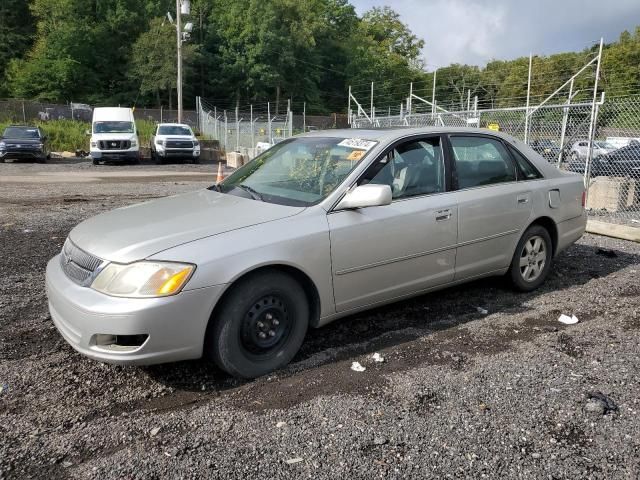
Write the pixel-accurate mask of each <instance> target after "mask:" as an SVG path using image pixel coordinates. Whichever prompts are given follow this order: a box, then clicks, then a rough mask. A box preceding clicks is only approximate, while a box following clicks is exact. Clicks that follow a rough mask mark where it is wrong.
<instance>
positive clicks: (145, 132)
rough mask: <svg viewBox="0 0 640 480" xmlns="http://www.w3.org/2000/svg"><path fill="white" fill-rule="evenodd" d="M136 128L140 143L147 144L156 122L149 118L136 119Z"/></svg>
mask: <svg viewBox="0 0 640 480" xmlns="http://www.w3.org/2000/svg"><path fill="white" fill-rule="evenodd" d="M136 129H137V130H138V140H140V145H141V146H148V145H149V141H150V140H151V137H152V136H153V134H154V132H155V131H156V123H155V122H152V121H150V120H136Z"/></svg>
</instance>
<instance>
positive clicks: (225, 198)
mask: <svg viewBox="0 0 640 480" xmlns="http://www.w3.org/2000/svg"><path fill="white" fill-rule="evenodd" d="M584 203H585V191H584V183H583V179H582V177H580V176H579V175H575V174H572V173H567V172H564V171H561V170H559V169H557V168H555V167H554V166H553V165H550V164H549V163H548V162H546V161H544V160H543V159H542V158H541V157H540V156H539V155H538V154H536V153H535V152H534V151H533V150H532V149H531V148H529V147H528V146H527V145H525V144H523V143H522V142H520V141H519V140H516V139H514V138H512V137H510V136H508V135H505V134H502V133H499V132H492V131H490V130H479V129H476V128H444V127H443V128H413V129H395V130H390V129H387V130H357V129H347V130H327V131H318V132H313V133H307V134H303V135H299V136H296V137H293V138H289V139H286V140H283V141H282V142H280V143H278V144H276V145H274V146H273V147H271V148H270V149H268V150H267V151H266V152H264V153H263V154H262V155H260V156H258V157H256V158H255V159H254V160H252V161H251V162H249V163H247V164H245V165H243V166H242V167H240V168H239V169H238V170H236V171H235V172H234V173H233V174H231V175H230V176H228V177H227V178H226V179H225V180H224V181H222V182H221V183H220V184H217V185H214V186H212V187H210V188H208V189H203V190H199V191H194V192H190V193H186V194H182V195H177V196H174V197H166V198H161V199H157V200H153V201H150V202H146V203H142V204H139V205H134V206H127V207H125V208H121V209H118V210H114V211H111V212H107V213H103V214H101V215H98V216H96V217H93V218H90V219H88V220H85V221H84V222H82V223H81V224H80V225H78V226H76V227H75V228H74V229H73V230H72V231H71V233H70V234H69V237H68V238H67V240H66V241H65V243H64V247H63V249H62V252H61V253H60V254H59V255H57V256H56V257H54V258H53V259H52V260H51V261H50V262H49V264H48V266H47V274H46V288H47V296H48V299H49V310H50V312H51V317H52V319H53V322H54V323H55V325H56V327H57V328H58V330H59V332H60V333H61V335H62V336H63V337H64V338H65V339H66V340H67V341H68V342H69V343H70V344H71V345H72V346H73V347H74V348H75V349H76V350H78V351H79V352H81V353H83V354H84V355H87V356H89V357H91V358H94V359H96V360H100V361H104V362H109V363H116V364H152V363H162V362H170V361H177V360H184V359H191V358H199V357H201V356H203V355H204V356H206V357H207V358H209V359H212V360H213V361H215V362H216V363H217V364H218V365H219V366H220V367H221V368H222V369H224V370H225V371H227V372H228V373H230V374H232V375H236V376H239V377H244V378H252V377H257V376H260V375H264V374H267V373H269V372H271V371H273V370H275V369H277V368H280V367H282V366H284V365H286V364H287V363H288V362H289V361H290V360H291V359H292V358H293V357H294V355H295V354H296V352H297V351H298V349H299V348H300V346H301V344H302V342H303V340H304V338H305V335H306V332H307V329H308V328H309V327H321V326H323V325H326V324H327V323H329V322H331V321H333V320H336V319H338V318H340V317H344V316H347V315H350V314H353V313H355V312H358V311H361V310H366V309H370V308H372V307H375V306H378V305H383V304H387V303H391V302H394V301H397V300H400V299H404V298H408V297H412V296H416V295H420V294H423V293H425V292H428V291H432V290H437V289H442V288H445V287H448V286H451V285H455V284H459V283H463V282H467V281H470V280H475V279H478V278H483V277H489V276H493V275H506V277H507V278H508V279H509V280H510V282H511V283H512V285H513V286H514V288H515V289H517V290H520V291H525V292H526V291H531V290H534V289H536V288H537V287H539V286H540V285H541V284H542V283H543V282H544V280H545V278H546V277H547V276H548V274H549V272H550V269H551V263H552V261H553V258H554V257H555V256H556V255H558V253H560V252H562V251H563V250H564V249H565V248H567V247H568V246H569V245H571V244H572V243H573V242H575V241H576V240H577V239H579V238H580V237H581V236H582V234H583V233H584V230H585V226H586V214H585V209H584Z"/></svg>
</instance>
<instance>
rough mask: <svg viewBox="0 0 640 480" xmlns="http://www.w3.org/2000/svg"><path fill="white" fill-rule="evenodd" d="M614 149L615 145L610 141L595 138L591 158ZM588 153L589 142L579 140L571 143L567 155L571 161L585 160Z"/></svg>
mask: <svg viewBox="0 0 640 480" xmlns="http://www.w3.org/2000/svg"><path fill="white" fill-rule="evenodd" d="M614 150H616V147H615V146H614V145H612V144H610V143H607V142H604V141H602V140H596V141H594V142H593V158H596V157H599V156H600V155H606V154H607V153H611V152H613V151H614ZM588 153H589V142H588V141H587V140H579V141H577V142H574V143H573V145H571V149H570V150H569V157H570V159H571V160H572V161H574V162H575V161H577V160H585V159H586V158H587V154H588Z"/></svg>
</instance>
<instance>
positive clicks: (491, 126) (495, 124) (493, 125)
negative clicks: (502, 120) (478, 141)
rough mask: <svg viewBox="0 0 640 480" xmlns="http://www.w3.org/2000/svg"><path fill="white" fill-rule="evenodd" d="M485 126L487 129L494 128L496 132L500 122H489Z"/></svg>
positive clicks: (498, 129)
mask: <svg viewBox="0 0 640 480" xmlns="http://www.w3.org/2000/svg"><path fill="white" fill-rule="evenodd" d="M487 128H488V129H489V130H495V131H496V132H499V131H500V124H498V123H490V124H489V125H487Z"/></svg>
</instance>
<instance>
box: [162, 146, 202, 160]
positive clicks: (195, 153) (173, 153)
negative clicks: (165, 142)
mask: <svg viewBox="0 0 640 480" xmlns="http://www.w3.org/2000/svg"><path fill="white" fill-rule="evenodd" d="M157 154H158V156H160V157H162V158H200V150H191V149H184V148H183V149H162V150H160V149H158V150H157Z"/></svg>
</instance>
